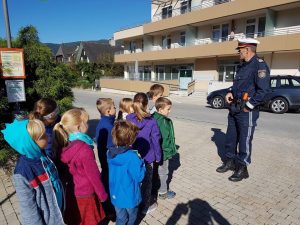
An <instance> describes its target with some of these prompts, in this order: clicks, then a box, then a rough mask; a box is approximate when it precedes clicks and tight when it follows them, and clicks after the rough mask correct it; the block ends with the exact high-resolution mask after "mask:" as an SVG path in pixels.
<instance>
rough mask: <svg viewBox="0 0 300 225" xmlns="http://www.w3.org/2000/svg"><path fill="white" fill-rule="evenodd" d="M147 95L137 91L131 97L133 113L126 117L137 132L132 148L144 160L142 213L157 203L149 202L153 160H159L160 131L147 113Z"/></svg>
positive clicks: (154, 206) (151, 209)
mask: <svg viewBox="0 0 300 225" xmlns="http://www.w3.org/2000/svg"><path fill="white" fill-rule="evenodd" d="M147 106H148V97H147V95H146V94H145V93H137V94H136V95H135V96H134V99H133V110H134V113H132V114H129V115H128V116H127V117H126V118H127V120H128V121H131V122H133V123H134V124H135V125H136V126H137V127H138V128H139V133H138V135H137V138H136V141H135V142H134V144H133V146H132V147H133V149H137V150H138V152H139V154H140V155H141V157H142V158H143V159H144V160H145V165H146V173H145V177H144V180H143V183H142V204H141V207H142V213H143V214H148V213H150V212H152V211H154V210H155V209H156V208H157V204H156V203H154V204H152V205H150V204H151V191H152V176H153V162H160V160H161V147H160V138H161V137H160V131H159V128H158V126H157V123H156V121H155V119H153V118H152V117H151V116H150V114H149V113H147Z"/></svg>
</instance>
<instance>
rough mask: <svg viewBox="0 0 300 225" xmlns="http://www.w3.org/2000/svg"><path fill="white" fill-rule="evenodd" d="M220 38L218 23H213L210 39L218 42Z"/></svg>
mask: <svg viewBox="0 0 300 225" xmlns="http://www.w3.org/2000/svg"><path fill="white" fill-rule="evenodd" d="M219 38H220V25H215V26H213V27H212V40H213V42H218V41H219Z"/></svg>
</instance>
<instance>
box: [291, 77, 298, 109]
mask: <svg viewBox="0 0 300 225" xmlns="http://www.w3.org/2000/svg"><path fill="white" fill-rule="evenodd" d="M289 82H290V89H289V92H290V97H291V102H292V103H293V105H300V79H295V78H290V79H289Z"/></svg>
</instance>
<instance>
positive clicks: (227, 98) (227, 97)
mask: <svg viewBox="0 0 300 225" xmlns="http://www.w3.org/2000/svg"><path fill="white" fill-rule="evenodd" d="M225 101H226V102H227V103H229V104H230V103H232V101H233V95H232V93H231V92H229V93H227V94H226V96H225Z"/></svg>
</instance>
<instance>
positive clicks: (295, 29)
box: [115, 25, 300, 55]
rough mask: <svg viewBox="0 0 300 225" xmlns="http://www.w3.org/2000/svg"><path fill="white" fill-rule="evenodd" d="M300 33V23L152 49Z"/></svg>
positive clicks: (159, 46) (157, 46) (125, 51)
mask: <svg viewBox="0 0 300 225" xmlns="http://www.w3.org/2000/svg"><path fill="white" fill-rule="evenodd" d="M295 33H300V25H298V26H291V27H282V28H274V29H273V30H269V31H264V32H256V33H247V34H244V33H236V34H234V35H227V36H224V37H219V38H201V39H195V40H194V42H191V43H186V44H184V45H183V44H181V43H176V42H175V43H171V45H169V46H161V45H155V46H152V48H151V50H150V51H160V50H163V49H174V48H182V47H186V46H192V45H205V44H211V43H217V42H226V41H233V40H237V39H239V38H259V37H267V36H277V35H288V34H295ZM136 52H142V50H141V49H139V50H138V51H136ZM144 52H145V51H144ZM130 53H131V52H130V51H129V50H123V51H120V52H116V53H115V54H116V55H119V54H130Z"/></svg>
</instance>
